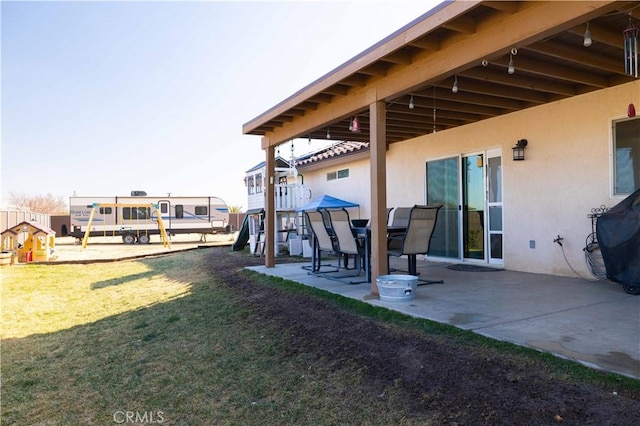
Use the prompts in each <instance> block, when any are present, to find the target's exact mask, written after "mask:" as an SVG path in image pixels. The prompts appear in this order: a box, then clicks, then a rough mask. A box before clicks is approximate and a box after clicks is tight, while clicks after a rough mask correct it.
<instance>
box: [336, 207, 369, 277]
mask: <svg viewBox="0 0 640 426" xmlns="http://www.w3.org/2000/svg"><path fill="white" fill-rule="evenodd" d="M327 213H328V215H329V220H330V222H331V229H332V231H333V235H334V237H335V251H336V252H337V253H339V254H341V255H343V256H345V262H344V266H345V268H344V269H347V270H348V269H350V268H349V267H348V259H349V257H351V256H353V257H354V259H355V266H354V267H353V268H352V270H353V271H354V273H353V274H350V275H342V276H340V277H327V278H335V279H338V280H340V279H341V278H347V277H356V276H359V275H360V274H361V273H362V265H363V259H364V242H363V240H362V238H359V237H357V236H356V235H355V232H354V230H353V227H352V225H351V220H349V213H348V212H347V210H346V209H340V210H327ZM362 282H365V281H349V283H350V284H357V283H362Z"/></svg>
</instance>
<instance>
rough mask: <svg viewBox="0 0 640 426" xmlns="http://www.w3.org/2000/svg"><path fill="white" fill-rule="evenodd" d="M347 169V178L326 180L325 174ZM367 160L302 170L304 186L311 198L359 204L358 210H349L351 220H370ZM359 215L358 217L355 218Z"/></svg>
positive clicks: (369, 181) (369, 182) (369, 186)
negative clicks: (334, 198) (334, 199)
mask: <svg viewBox="0 0 640 426" xmlns="http://www.w3.org/2000/svg"><path fill="white" fill-rule="evenodd" d="M342 169H349V177H348V178H344V179H335V180H327V173H329V172H336V171H338V170H342ZM369 169H370V167H369V159H368V157H367V158H366V159H360V160H355V161H352V162H348V163H342V164H335V163H334V164H332V165H330V166H329V167H326V168H324V167H323V168H320V169H314V170H304V171H303V172H301V173H303V175H304V181H305V184H306V185H307V186H308V187H309V188H310V189H311V192H312V198H314V199H315V198H318V197H320V196H322V195H324V194H327V195H331V196H332V197H337V198H340V199H343V200H346V201H351V202H354V203H358V204H360V207H359V208H350V209H349V217H351V219H360V218H370V217H371V205H370V203H369V198H370V192H371V180H370V176H369ZM358 213H359V216H360V217H357V216H358Z"/></svg>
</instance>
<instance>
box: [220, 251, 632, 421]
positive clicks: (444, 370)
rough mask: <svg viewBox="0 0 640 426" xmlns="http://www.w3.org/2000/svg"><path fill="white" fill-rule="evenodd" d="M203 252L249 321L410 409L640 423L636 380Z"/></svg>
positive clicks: (432, 414) (249, 260) (431, 415)
mask: <svg viewBox="0 0 640 426" xmlns="http://www.w3.org/2000/svg"><path fill="white" fill-rule="evenodd" d="M209 260H210V261H209V262H207V264H208V268H209V270H210V272H211V274H214V275H216V276H217V277H219V278H220V279H221V280H222V281H223V282H224V283H225V284H226V285H228V286H230V287H233V288H234V292H235V294H236V295H238V297H239V298H241V301H242V302H243V304H244V305H246V306H248V307H250V309H251V313H252V315H253V317H254V318H255V319H256V321H258V320H259V321H260V324H261V325H262V326H264V327H265V328H267V329H269V330H270V331H271V332H273V333H277V334H278V335H281V336H282V338H283V339H284V341H283V343H284V346H285V347H287V348H288V355H300V354H303V355H304V356H305V358H307V359H310V360H312V361H314V360H315V361H317V362H329V363H331V365H333V366H334V368H336V369H339V368H342V367H343V366H347V365H348V366H358V367H359V368H361V370H362V371H363V372H364V373H363V374H365V377H366V386H367V387H368V388H369V389H368V391H369V392H370V393H371V395H383V394H384V392H385V390H387V389H394V390H395V391H396V392H400V393H401V395H402V397H401V398H400V400H402V401H406V404H407V406H406V407H404V408H405V409H407V410H408V411H410V412H411V413H412V414H411V415H412V417H413V416H415V417H417V418H428V419H431V420H432V421H433V422H434V424H450V425H460V424H474V425H476V424H490V425H514V424H518V425H554V424H560V423H562V424H567V425H636V424H640V410H639V409H638V407H639V406H640V405H639V404H640V390H636V391H625V392H622V391H620V390H618V389H614V388H610V387H606V386H602V387H599V386H596V385H585V384H575V383H571V382H569V381H567V380H564V379H563V378H561V377H557V376H556V375H554V374H552V373H551V372H550V371H548V370H547V368H546V366H545V365H544V364H543V363H542V362H537V361H532V360H530V359H529V358H523V357H519V356H514V355H506V354H503V353H501V352H500V351H498V350H496V349H491V348H486V347H482V346H481V345H468V344H465V343H464V342H460V341H454V339H451V338H443V337H440V336H433V335H428V334H426V333H423V332H420V331H416V330H409V329H406V328H402V327H400V326H395V325H388V324H385V323H382V322H379V321H375V320H372V319H370V318H365V317H361V316H357V315H354V314H350V313H348V312H347V311H345V310H344V309H340V308H338V307H336V306H335V305H333V304H331V303H330V302H328V301H325V300H322V299H320V298H316V297H313V296H309V295H302V294H295V293H291V292H289V291H287V290H284V289H280V288H274V287H270V286H265V285H263V284H260V283H259V282H257V281H254V280H251V279H248V278H247V276H246V274H243V273H242V270H243V268H244V267H245V266H249V265H260V264H263V262H264V260H263V259H259V258H255V257H251V256H248V255H246V254H243V253H233V252H230V251H229V249H228V248H214V249H211V253H210V258H209ZM294 260H296V261H297V259H294ZM286 261H288V259H287V258H277V260H276V262H278V263H282V262H286Z"/></svg>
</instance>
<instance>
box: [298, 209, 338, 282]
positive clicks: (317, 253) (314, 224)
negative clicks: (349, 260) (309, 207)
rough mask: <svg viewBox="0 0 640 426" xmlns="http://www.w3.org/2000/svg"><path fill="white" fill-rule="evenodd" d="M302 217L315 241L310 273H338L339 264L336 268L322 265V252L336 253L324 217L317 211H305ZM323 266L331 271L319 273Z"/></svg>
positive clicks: (332, 237) (332, 238) (333, 238)
mask: <svg viewBox="0 0 640 426" xmlns="http://www.w3.org/2000/svg"><path fill="white" fill-rule="evenodd" d="M304 215H305V217H306V221H307V226H308V227H309V229H310V230H311V233H312V238H314V239H315V243H314V253H313V255H312V256H311V273H314V274H321V273H322V274H325V273H329V272H336V271H338V270H339V269H340V266H339V264H338V265H337V266H333V265H323V264H322V252H326V253H335V252H336V250H335V246H334V241H335V237H334V236H333V235H331V234H330V233H329V231H328V229H327V225H326V221H325V215H324V214H323V212H321V211H319V210H315V211H305V212H304ZM338 261H339V259H338ZM323 266H328V267H330V268H331V269H330V270H328V271H320V269H321V268H322V267H323ZM303 268H304V269H309V268H308V267H306V266H303Z"/></svg>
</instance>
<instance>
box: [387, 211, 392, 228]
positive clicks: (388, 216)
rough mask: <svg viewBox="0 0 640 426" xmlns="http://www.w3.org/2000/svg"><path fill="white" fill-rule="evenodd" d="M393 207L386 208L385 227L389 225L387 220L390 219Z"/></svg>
mask: <svg viewBox="0 0 640 426" xmlns="http://www.w3.org/2000/svg"><path fill="white" fill-rule="evenodd" d="M392 210H393V207H387V225H389V218H390V217H391V211H392Z"/></svg>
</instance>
